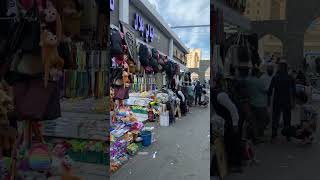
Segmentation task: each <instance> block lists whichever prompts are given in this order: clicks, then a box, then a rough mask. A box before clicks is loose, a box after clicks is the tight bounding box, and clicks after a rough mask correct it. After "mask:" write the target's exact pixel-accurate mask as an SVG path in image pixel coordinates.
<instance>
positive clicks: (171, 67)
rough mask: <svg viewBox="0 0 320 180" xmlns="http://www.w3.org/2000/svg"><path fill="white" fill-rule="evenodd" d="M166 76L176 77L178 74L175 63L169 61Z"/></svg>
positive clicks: (166, 66)
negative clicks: (176, 73)
mask: <svg viewBox="0 0 320 180" xmlns="http://www.w3.org/2000/svg"><path fill="white" fill-rule="evenodd" d="M164 69H165V71H166V74H167V75H168V76H169V77H172V76H174V74H175V72H176V65H175V63H174V62H171V61H168V62H167V64H166V65H165V67H164Z"/></svg>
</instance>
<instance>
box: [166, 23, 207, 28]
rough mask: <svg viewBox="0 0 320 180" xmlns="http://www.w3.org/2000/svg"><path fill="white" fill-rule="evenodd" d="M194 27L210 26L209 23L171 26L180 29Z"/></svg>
mask: <svg viewBox="0 0 320 180" xmlns="http://www.w3.org/2000/svg"><path fill="white" fill-rule="evenodd" d="M196 27H200V28H203V27H210V25H207V24H204V25H186V26H172V27H171V29H182V28H196Z"/></svg>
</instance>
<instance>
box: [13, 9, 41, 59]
mask: <svg viewBox="0 0 320 180" xmlns="http://www.w3.org/2000/svg"><path fill="white" fill-rule="evenodd" d="M7 43H9V44H8V45H9V46H8V48H9V49H8V50H10V51H11V53H12V54H13V53H15V52H16V51H17V50H19V49H20V50H22V52H23V53H31V54H34V55H39V54H40V53H41V47H40V18H39V13H38V10H37V7H36V6H35V5H34V6H33V7H32V8H31V9H30V10H28V12H27V13H26V14H25V16H24V17H23V18H21V20H20V21H19V22H17V23H16V24H15V25H14V26H13V31H12V34H11V35H9V39H8V40H7Z"/></svg>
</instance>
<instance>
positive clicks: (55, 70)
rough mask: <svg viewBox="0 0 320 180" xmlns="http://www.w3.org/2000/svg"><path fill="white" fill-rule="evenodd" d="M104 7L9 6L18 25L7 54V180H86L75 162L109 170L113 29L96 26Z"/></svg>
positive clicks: (11, 2)
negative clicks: (108, 33) (107, 43)
mask: <svg viewBox="0 0 320 180" xmlns="http://www.w3.org/2000/svg"><path fill="white" fill-rule="evenodd" d="M97 2H99V1H95V0H89V1H82V0H36V1H35V0H23V1H18V0H7V1H4V3H2V5H3V4H8V7H7V8H8V9H7V11H8V13H7V16H9V15H10V17H7V18H8V20H10V19H11V18H12V19H11V20H10V21H8V24H7V25H6V26H4V27H8V32H6V33H7V34H6V35H5V36H2V37H8V38H7V39H6V41H5V43H4V48H3V49H1V50H3V51H1V59H6V61H8V62H6V63H7V64H9V65H8V66H4V65H3V61H1V63H0V67H1V71H5V72H7V73H2V72H1V76H0V78H1V79H0V81H1V83H0V86H1V88H0V89H1V90H0V97H1V98H0V104H1V108H0V114H1V115H2V114H3V115H4V116H3V118H2V116H1V117H0V172H1V173H0V176H1V177H0V179H4V180H7V179H70V178H71V179H79V178H80V177H75V176H74V174H75V173H74V172H73V169H74V166H73V161H75V162H83V163H90V164H92V165H93V166H94V165H95V164H96V165H99V164H100V165H106V164H107V161H108V160H107V157H109V156H108V155H107V151H106V150H107V149H108V147H107V146H106V144H105V143H103V142H105V141H107V134H108V133H107V131H108V130H109V129H108V119H106V112H108V110H109V109H108V106H107V105H108V101H109V98H108V91H109V87H108V84H107V82H108V79H109V72H108V66H109V65H108V62H109V58H108V56H109V55H108V54H109V53H108V50H107V46H103V45H105V41H106V39H107V38H106V36H103V35H105V34H106V33H105V30H106V29H107V28H106V27H107V26H106V23H105V22H101V23H97V24H96V25H95V26H92V24H91V23H92V22H91V21H92V19H99V20H101V19H103V16H104V15H105V12H103V11H104V10H105V9H107V5H108V4H107V3H100V2H99V3H97ZM87 4H90V7H94V8H91V9H90V8H89V9H88V7H86V6H85V5H87ZM12 6H13V7H14V9H13V8H12ZM102 6H103V7H102ZM104 6H105V7H104ZM1 8H3V7H1ZM102 9H103V10H102ZM13 10H14V12H13ZM3 16H5V15H3ZM98 17H99V18H98ZM101 26H104V27H101ZM4 29H5V28H4ZM3 32H4V31H3ZM3 32H2V33H3ZM2 35H4V34H2ZM13 97H14V98H13ZM13 110H15V111H13ZM88 114H89V115H88ZM9 122H10V123H9ZM12 122H14V123H12ZM12 124H13V125H12ZM11 126H12V127H11ZM70 139H72V140H70Z"/></svg>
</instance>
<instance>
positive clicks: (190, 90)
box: [188, 86, 193, 96]
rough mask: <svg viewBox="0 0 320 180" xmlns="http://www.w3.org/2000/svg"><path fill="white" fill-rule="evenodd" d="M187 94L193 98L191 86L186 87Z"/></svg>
mask: <svg viewBox="0 0 320 180" xmlns="http://www.w3.org/2000/svg"><path fill="white" fill-rule="evenodd" d="M188 93H189V96H193V89H192V86H189V87H188Z"/></svg>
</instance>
